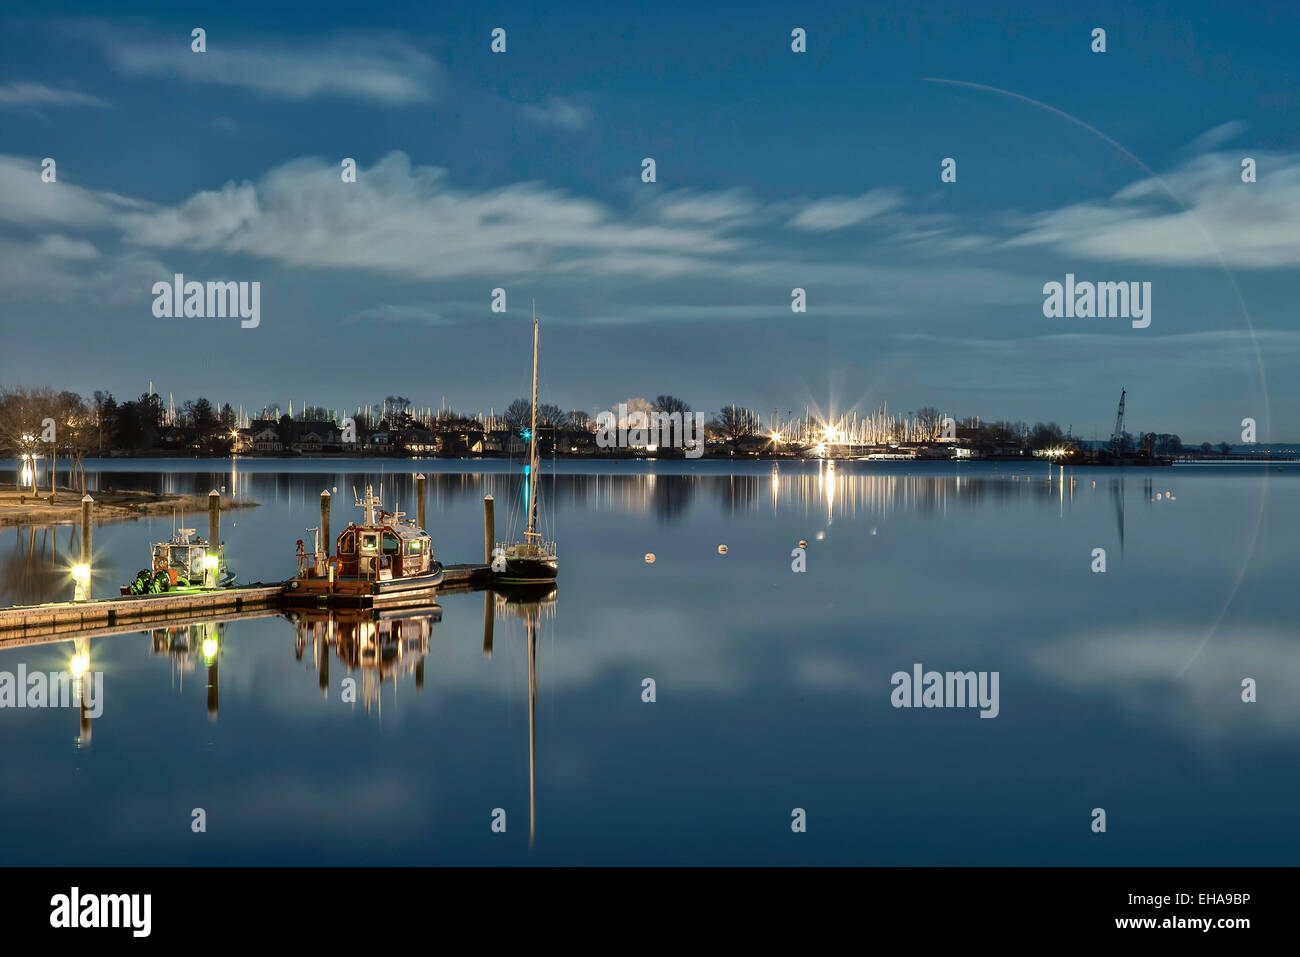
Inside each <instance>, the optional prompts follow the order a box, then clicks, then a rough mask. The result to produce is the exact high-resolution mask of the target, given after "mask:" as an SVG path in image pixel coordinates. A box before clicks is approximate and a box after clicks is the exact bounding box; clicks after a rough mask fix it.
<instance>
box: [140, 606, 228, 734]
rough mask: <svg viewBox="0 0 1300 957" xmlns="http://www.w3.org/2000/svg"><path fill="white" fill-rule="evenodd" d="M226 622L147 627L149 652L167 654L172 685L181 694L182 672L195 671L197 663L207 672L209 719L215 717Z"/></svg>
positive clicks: (182, 688) (212, 719) (183, 688)
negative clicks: (170, 665) (219, 663)
mask: <svg viewBox="0 0 1300 957" xmlns="http://www.w3.org/2000/svg"><path fill="white" fill-rule="evenodd" d="M225 629H226V625H225V622H218V621H203V622H197V623H194V624H186V625H169V626H164V627H162V628H151V629H149V632H148V634H149V653H150V654H152V655H167V656H168V657H169V658H171V662H172V686H173V687H175V688H177V689H178V690H179V691H181V692H182V693H183V692H184V690H185V675H186V673H187V672H191V671H197V670H198V668H199V666H200V663H201V664H202V667H203V669H204V671H205V672H206V675H205V677H206V679H207V683H208V684H207V687H208V720H209V721H216V720H217V706H218V704H219V700H218V699H219V690H220V672H219V668H218V664H217V662H218V658H219V653H220V651H221V645H222V639H223V638H224V637H225Z"/></svg>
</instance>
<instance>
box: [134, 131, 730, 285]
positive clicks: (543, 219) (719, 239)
mask: <svg viewBox="0 0 1300 957" xmlns="http://www.w3.org/2000/svg"><path fill="white" fill-rule="evenodd" d="M122 224H123V226H124V229H125V233H126V237H127V238H128V239H129V240H130V241H131V242H134V243H136V244H138V245H142V246H153V247H160V248H184V249H190V250H211V251H220V252H226V253H236V254H242V255H250V256H258V257H261V258H263V259H267V260H271V261H277V262H281V263H284V264H286V265H291V266H300V267H314V268H322V269H334V268H352V269H359V270H367V271H371V272H376V273H382V274H389V275H397V276H403V277H406V278H411V279H445V278H462V277H466V276H489V277H493V278H495V279H503V278H505V277H509V276H518V275H522V274H528V273H534V272H537V271H540V270H543V269H555V270H563V271H567V272H571V273H582V274H584V275H586V274H597V275H613V274H619V273H635V274H641V275H656V276H664V275H677V274H681V273H683V272H694V271H699V270H701V269H707V268H708V258H709V257H710V256H716V255H720V254H723V253H727V252H730V251H733V250H736V249H738V248H740V247H741V246H742V242H741V241H740V240H738V239H735V238H732V237H728V236H726V235H724V232H723V230H722V229H721V228H720V227H709V226H705V225H693V224H665V223H662V222H654V221H649V220H647V219H645V218H638V217H630V216H620V215H618V214H617V213H615V212H613V211H611V210H610V209H608V208H606V207H605V206H604V205H602V204H600V203H598V202H595V201H593V200H589V199H583V198H580V197H576V196H574V195H572V194H570V193H568V192H566V191H564V190H558V189H549V188H547V187H545V186H542V185H541V184H538V183H515V184H511V185H508V186H503V187H499V188H495V189H490V190H486V191H479V192H470V191H466V190H462V189H457V188H455V187H453V186H452V185H451V183H450V182H449V180H448V176H447V173H446V171H445V170H442V169H437V168H434V167H428V166H412V165H411V162H410V159H409V158H408V157H407V156H406V154H405V153H401V152H394V153H390V154H388V155H387V156H385V157H384V158H383V159H381V160H379V161H378V162H377V163H375V164H374V165H373V166H371V167H370V168H369V169H363V170H360V171H359V172H358V176H357V182H356V183H343V182H341V180H340V176H339V167H338V166H337V165H335V164H333V163H331V162H327V161H325V160H320V159H302V160H295V161H293V162H290V163H287V164H285V165H283V166H280V167H277V168H276V169H273V170H271V171H270V172H269V173H267V174H266V175H265V176H264V177H263V178H262V179H261V180H260V181H259V182H258V183H256V184H254V183H250V182H243V183H238V184H236V183H227V184H226V185H225V186H224V187H223V188H222V189H220V190H208V191H204V192H201V193H198V194H196V195H194V196H193V197H191V198H190V199H188V200H187V201H185V202H184V203H182V204H180V205H179V206H174V207H169V208H166V209H159V210H151V211H149V212H147V213H140V214H133V215H128V216H124V217H122Z"/></svg>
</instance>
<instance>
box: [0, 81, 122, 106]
mask: <svg viewBox="0 0 1300 957" xmlns="http://www.w3.org/2000/svg"><path fill="white" fill-rule="evenodd" d="M0 104H12V105H15V106H108V103H107V102H106V101H104V100H101V99H100V98H99V97H97V96H90V95H89V94H87V93H80V92H78V91H77V90H56V89H55V88H54V87H50V86H46V85H45V84H44V83H21V82H13V83H3V84H0Z"/></svg>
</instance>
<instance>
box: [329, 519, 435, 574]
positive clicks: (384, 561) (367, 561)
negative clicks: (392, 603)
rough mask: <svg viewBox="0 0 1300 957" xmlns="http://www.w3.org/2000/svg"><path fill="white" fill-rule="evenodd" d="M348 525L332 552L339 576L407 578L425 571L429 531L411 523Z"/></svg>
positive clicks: (427, 568)
mask: <svg viewBox="0 0 1300 957" xmlns="http://www.w3.org/2000/svg"><path fill="white" fill-rule="evenodd" d="M386 517H388V513H387V512H381V513H380V519H381V523H380V524H375V525H353V524H350V523H349V525H348V527H347V528H345V529H344V530H343V533H342V534H341V535H339V537H338V541H337V543H336V551H335V554H336V555H337V556H338V574H339V576H341V577H343V578H376V579H385V578H408V577H410V576H411V575H423V574H424V573H425V572H427V571H428V570H429V562H430V561H431V559H432V555H433V548H432V540H431V539H430V538H429V533H428V532H426V531H425V530H424V529H422V528H417V527H416V525H415V523H414V522H400V521H391V522H387V523H383V521H382V520H383V519H384V518H386Z"/></svg>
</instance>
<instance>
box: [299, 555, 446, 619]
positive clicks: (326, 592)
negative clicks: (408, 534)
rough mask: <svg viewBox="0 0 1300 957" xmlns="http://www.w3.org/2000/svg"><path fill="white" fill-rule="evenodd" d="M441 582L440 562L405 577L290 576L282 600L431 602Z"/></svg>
mask: <svg viewBox="0 0 1300 957" xmlns="http://www.w3.org/2000/svg"><path fill="white" fill-rule="evenodd" d="M441 584H442V565H440V564H437V563H435V564H434V567H433V569H432V570H431V571H428V572H425V573H424V574H423V575H412V576H410V577H408V578H393V579H389V580H387V581H376V580H374V579H371V578H335V579H334V581H333V582H331V581H330V580H329V579H328V578H321V577H316V576H312V577H311V578H293V579H290V580H289V581H288V582H286V583H285V589H284V603H285V605H286V606H288V607H290V608H384V607H389V608H391V607H396V606H406V605H419V604H431V603H432V602H433V600H434V597H435V596H436V595H437V588H438V586H439V585H441Z"/></svg>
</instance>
